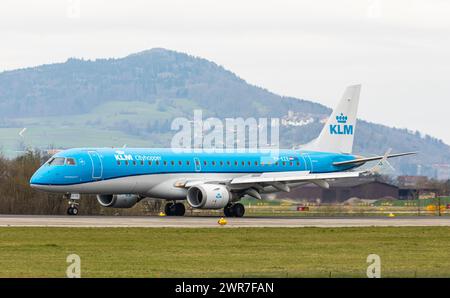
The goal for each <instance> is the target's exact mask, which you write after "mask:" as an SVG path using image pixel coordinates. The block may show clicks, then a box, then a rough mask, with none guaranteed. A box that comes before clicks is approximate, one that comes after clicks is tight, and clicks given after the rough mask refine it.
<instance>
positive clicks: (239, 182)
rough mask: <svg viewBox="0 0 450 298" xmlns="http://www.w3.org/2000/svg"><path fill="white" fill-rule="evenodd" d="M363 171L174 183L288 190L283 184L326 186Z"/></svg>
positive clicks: (291, 173) (357, 175) (186, 185)
mask: <svg viewBox="0 0 450 298" xmlns="http://www.w3.org/2000/svg"><path fill="white" fill-rule="evenodd" d="M364 173H365V172H336V173H320V174H311V173H310V172H309V171H291V172H264V173H255V174H249V175H244V176H240V177H236V178H229V179H220V180H219V179H217V180H216V179H214V180H207V179H192V180H179V181H177V182H176V183H175V186H177V187H184V188H189V187H192V186H195V185H198V184H203V183H208V184H214V183H217V184H226V185H229V186H230V187H231V188H233V187H236V188H243V187H244V188H245V187H246V185H248V187H252V186H253V185H255V184H259V185H261V186H264V185H272V186H274V187H276V188H278V189H280V190H284V191H288V190H287V189H286V188H285V187H283V185H286V184H290V183H300V182H311V183H315V184H317V185H319V186H322V187H325V188H327V187H328V183H327V182H326V180H332V179H340V178H352V177H360V176H361V175H363V174H364Z"/></svg>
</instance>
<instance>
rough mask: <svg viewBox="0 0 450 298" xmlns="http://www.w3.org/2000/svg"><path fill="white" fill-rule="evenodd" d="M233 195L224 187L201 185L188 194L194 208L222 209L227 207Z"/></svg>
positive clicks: (193, 187)
mask: <svg viewBox="0 0 450 298" xmlns="http://www.w3.org/2000/svg"><path fill="white" fill-rule="evenodd" d="M231 198H232V194H231V193H230V191H229V190H228V188H227V187H226V186H224V185H218V184H200V185H196V186H192V187H191V188H189V189H188V192H187V201H188V203H189V205H191V206H192V207H193V208H199V209H220V208H223V207H225V206H226V205H227V204H228V203H229V202H230V201H231Z"/></svg>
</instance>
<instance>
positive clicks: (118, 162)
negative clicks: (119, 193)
mask: <svg viewBox="0 0 450 298" xmlns="http://www.w3.org/2000/svg"><path fill="white" fill-rule="evenodd" d="M184 163H185V164H186V165H187V166H189V165H190V164H191V162H190V161H189V160H187V161H185V162H184ZM123 164H124V165H126V166H128V165H134V166H136V165H138V164H139V165H141V166H143V165H145V164H148V165H149V166H152V165H156V166H159V165H160V164H161V163H160V162H159V161H148V162H147V163H145V162H144V161H139V162H137V161H135V160H134V161H131V162H129V161H125V162H123ZM168 164H169V162H167V161H163V162H162V165H164V166H167V165H168ZM177 164H178V165H179V166H182V165H183V162H182V161H181V160H179V161H178V162H177ZM195 164H196V165H197V166H199V165H200V162H199V161H195ZM208 164H209V163H208V161H206V160H205V161H203V165H204V166H208ZM210 164H211V165H212V166H216V165H217V164H219V165H220V166H224V165H225V164H226V165H227V166H231V161H229V160H227V161H226V162H224V161H222V160H221V161H219V162H218V163H217V162H216V161H214V160H213V161H211V162H210ZM233 164H234V166H237V165H238V164H239V162H238V161H237V160H235V161H234V163H233ZM253 164H254V165H255V166H258V165H260V166H265V165H267V166H271V165H275V166H278V165H280V163H279V162H278V161H277V162H275V163H273V164H272V163H263V162H262V163H258V162H257V161H254V162H253ZM117 165H119V166H120V165H122V162H121V161H120V160H118V161H117ZM170 165H172V166H174V165H175V161H173V160H171V161H170ZM241 165H242V166H245V165H248V166H251V165H252V162H251V161H247V162H245V161H241ZM281 165H283V166H286V165H289V166H294V162H292V161H290V162H286V161H283V162H281ZM295 165H296V166H300V162H299V161H297V162H296V163H295Z"/></svg>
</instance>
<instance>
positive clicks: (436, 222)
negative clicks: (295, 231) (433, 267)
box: [0, 215, 450, 228]
mask: <svg viewBox="0 0 450 298" xmlns="http://www.w3.org/2000/svg"><path fill="white" fill-rule="evenodd" d="M218 219H219V217H157V216H148V217H143V216H141V217H124V216H44V215H42V216H41V215H0V227H148V228H156V227H159V228H161V227H186V228H227V227H371V226H376V227H389V226H395V227H408V226H423V227H428V226H450V217H425V216H424V217H396V218H387V217H386V218H381V217H377V218H370V217H346V218H343V217H337V218H286V217H284V218H279V217H270V218H267V217H265V218H263V217H247V218H246V217H243V218H227V221H228V224H227V225H225V226H220V225H219V224H218V223H217V221H218Z"/></svg>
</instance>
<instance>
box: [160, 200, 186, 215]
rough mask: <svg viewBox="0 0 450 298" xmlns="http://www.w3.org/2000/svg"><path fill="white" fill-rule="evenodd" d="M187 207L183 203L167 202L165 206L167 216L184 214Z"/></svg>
mask: <svg viewBox="0 0 450 298" xmlns="http://www.w3.org/2000/svg"><path fill="white" fill-rule="evenodd" d="M185 212H186V208H185V207H184V204H183V203H167V204H166V206H165V207H164V213H165V214H166V215H167V216H183V215H184V213H185Z"/></svg>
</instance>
